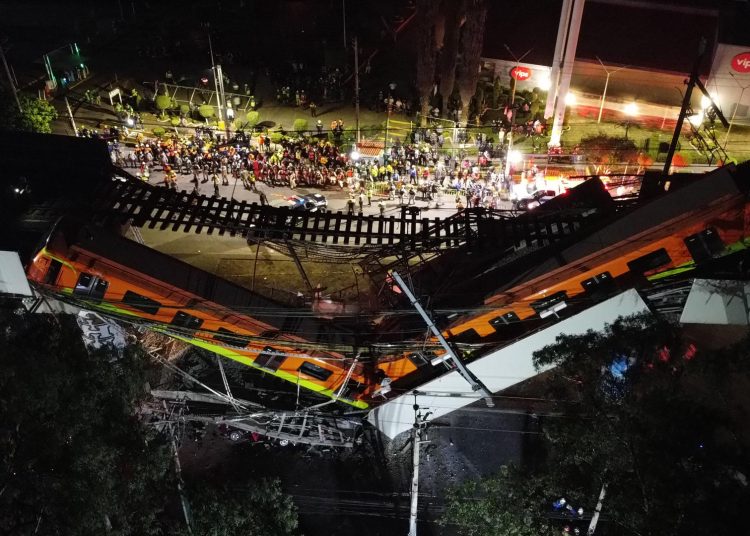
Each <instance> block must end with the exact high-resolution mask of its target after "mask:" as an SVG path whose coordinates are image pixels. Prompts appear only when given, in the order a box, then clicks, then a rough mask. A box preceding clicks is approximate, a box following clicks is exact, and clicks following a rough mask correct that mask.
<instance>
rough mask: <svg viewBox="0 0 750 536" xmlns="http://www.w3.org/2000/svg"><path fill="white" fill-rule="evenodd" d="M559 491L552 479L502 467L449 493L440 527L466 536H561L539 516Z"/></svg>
mask: <svg viewBox="0 0 750 536" xmlns="http://www.w3.org/2000/svg"><path fill="white" fill-rule="evenodd" d="M556 491H557V490H555V489H554V488H553V487H552V486H551V482H549V479H546V478H540V477H535V476H533V475H527V474H523V473H522V472H521V471H519V470H518V469H517V468H515V467H502V468H501V471H500V472H499V473H498V474H497V475H495V476H492V477H489V478H484V479H482V480H479V481H468V482H466V483H465V484H463V485H461V486H459V487H456V488H454V489H451V490H449V491H448V493H447V497H446V499H447V500H446V503H447V505H448V506H447V508H446V511H445V514H444V515H443V518H442V519H441V524H442V525H444V526H445V525H453V526H456V527H457V532H458V533H459V534H462V535H465V536H544V535H549V536H553V535H554V536H558V535H559V534H560V531H559V530H554V529H553V527H552V526H550V524H549V522H548V520H547V518H546V517H545V516H543V515H540V513H541V512H542V511H543V510H544V507H545V505H547V504H549V503H550V502H551V501H549V497H554V495H555V492H556Z"/></svg>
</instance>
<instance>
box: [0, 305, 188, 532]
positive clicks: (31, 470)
mask: <svg viewBox="0 0 750 536" xmlns="http://www.w3.org/2000/svg"><path fill="white" fill-rule="evenodd" d="M0 348H2V352H0V368H2V370H3V374H2V375H0V452H2V458H1V459H0V490H1V491H0V532H2V533H4V534H32V533H33V534H37V535H39V536H44V535H58V534H69V535H74V536H75V535H89V534H105V533H113V534H120V535H127V534H133V535H140V534H154V533H156V532H159V531H161V530H162V529H164V528H165V527H168V526H170V525H173V522H172V521H171V520H169V519H167V518H166V517H165V505H166V504H168V503H169V500H170V499H169V498H170V496H172V497H174V495H175V489H176V487H175V485H174V482H173V476H172V475H173V471H172V469H171V457H170V452H169V449H168V447H167V444H166V442H165V441H163V440H162V438H160V437H159V436H158V435H156V433H155V431H154V430H153V429H147V428H146V427H144V426H143V425H142V424H141V423H140V421H139V420H138V419H137V418H136V415H135V408H136V404H137V402H138V401H139V400H140V399H142V398H143V396H144V394H145V392H144V388H143V386H144V383H145V371H146V366H147V364H146V360H145V357H144V355H143V353H142V351H141V350H140V349H139V348H137V347H129V348H127V349H126V350H125V351H124V352H123V355H122V357H119V356H117V355H116V354H114V353H113V352H112V351H111V350H102V351H96V352H91V353H89V352H88V351H87V350H86V348H85V347H84V345H83V342H82V339H81V334H80V331H79V328H78V326H77V324H76V322H75V319H74V317H71V316H59V317H55V316H51V315H34V314H28V313H15V312H13V311H9V310H8V309H2V310H0ZM108 527H111V528H110V529H108ZM108 530H109V531H110V532H108Z"/></svg>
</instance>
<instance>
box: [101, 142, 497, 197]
mask: <svg viewBox="0 0 750 536" xmlns="http://www.w3.org/2000/svg"><path fill="white" fill-rule="evenodd" d="M440 135H441V134H439V133H438V132H437V131H436V130H429V129H428V130H426V131H422V132H421V133H420V134H419V135H418V136H417V139H418V140H419V141H418V142H416V143H400V142H397V143H395V144H394V145H392V146H391V147H389V148H388V150H387V152H386V154H384V155H382V157H380V158H377V159H368V158H362V159H356V160H355V159H353V158H352V156H351V154H348V153H347V152H345V151H342V150H341V149H340V148H339V147H337V145H336V144H334V143H332V142H331V141H329V140H328V138H327V137H326V136H310V137H299V138H291V137H282V138H281V139H277V138H275V140H274V141H272V139H271V136H270V135H268V134H260V135H258V136H257V137H254V138H252V139H248V140H247V142H246V143H222V140H221V139H219V140H217V139H216V137H215V136H214V135H212V133H211V132H210V131H202V130H198V131H197V132H196V133H195V134H194V135H192V136H188V137H179V138H177V137H171V138H163V139H144V140H141V142H140V143H138V144H137V145H136V147H135V148H134V150H132V151H128V152H123V151H122V149H121V147H120V146H119V144H115V146H113V150H112V159H113V162H114V163H116V164H118V165H120V166H122V167H125V168H130V169H133V170H135V173H136V175H137V176H138V177H140V178H141V179H143V180H149V179H150V178H151V175H152V170H153V169H159V170H161V171H163V182H164V186H166V187H168V188H176V179H177V176H178V174H179V175H183V176H184V175H192V179H191V180H192V183H193V190H194V191H195V192H200V191H201V188H202V187H203V185H208V189H211V188H212V189H213V194H214V195H216V196H219V195H220V193H221V190H220V188H221V187H222V186H229V185H230V184H231V185H233V186H234V185H237V184H241V185H242V186H243V187H244V188H246V189H248V190H250V191H254V192H259V190H258V188H257V185H258V183H264V184H265V185H266V186H267V187H274V186H285V187H289V188H291V189H293V190H294V189H296V188H300V187H306V188H318V189H334V190H339V191H343V192H345V193H348V194H349V198H350V201H351V203H349V210H350V211H353V210H354V207H355V206H356V205H357V204H359V208H360V210H361V209H362V206H363V205H364V203H365V202H366V203H367V204H368V205H369V204H371V203H372V198H373V197H379V198H380V199H385V198H388V199H390V200H398V201H399V203H400V204H402V205H415V204H416V201H417V200H418V199H419V200H423V201H441V202H443V204H449V203H452V202H453V200H455V204H456V208H457V209H459V210H460V209H462V208H465V207H467V206H473V207H480V206H483V207H487V208H497V207H498V202H499V200H500V199H501V198H503V197H505V195H506V194H507V192H508V191H509V190H510V188H511V181H510V180H509V179H508V178H507V177H505V175H504V173H503V169H502V167H501V166H500V165H499V164H497V163H493V161H492V159H491V157H490V153H489V151H483V152H480V153H479V155H478V156H476V157H469V156H467V155H466V154H464V153H458V154H451V155H446V154H444V152H442V151H441V150H440V141H439V140H440ZM235 141H236V140H235ZM259 193H260V192H259ZM451 196H452V197H451ZM264 197H265V196H262V197H261V201H262V202H263V201H265V199H264Z"/></svg>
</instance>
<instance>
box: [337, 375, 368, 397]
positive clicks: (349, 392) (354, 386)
mask: <svg viewBox="0 0 750 536" xmlns="http://www.w3.org/2000/svg"><path fill="white" fill-rule="evenodd" d="M366 388H367V386H366V385H365V384H364V383H359V382H358V381H356V380H349V383H347V384H346V387H344V390H343V391H342V392H341V398H347V399H349V400H353V399H354V398H355V397H356V396H357V395H361V394H362V393H364V392H365V389H366Z"/></svg>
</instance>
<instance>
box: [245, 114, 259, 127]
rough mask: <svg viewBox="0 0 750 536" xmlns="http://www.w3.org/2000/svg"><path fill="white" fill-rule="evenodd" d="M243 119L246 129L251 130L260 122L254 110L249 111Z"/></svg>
mask: <svg viewBox="0 0 750 536" xmlns="http://www.w3.org/2000/svg"><path fill="white" fill-rule="evenodd" d="M245 119H246V120H247V126H248V128H253V127H254V126H255V125H257V124H258V121H260V114H259V113H258V112H256V111H255V110H251V111H249V112H247V115H245Z"/></svg>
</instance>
